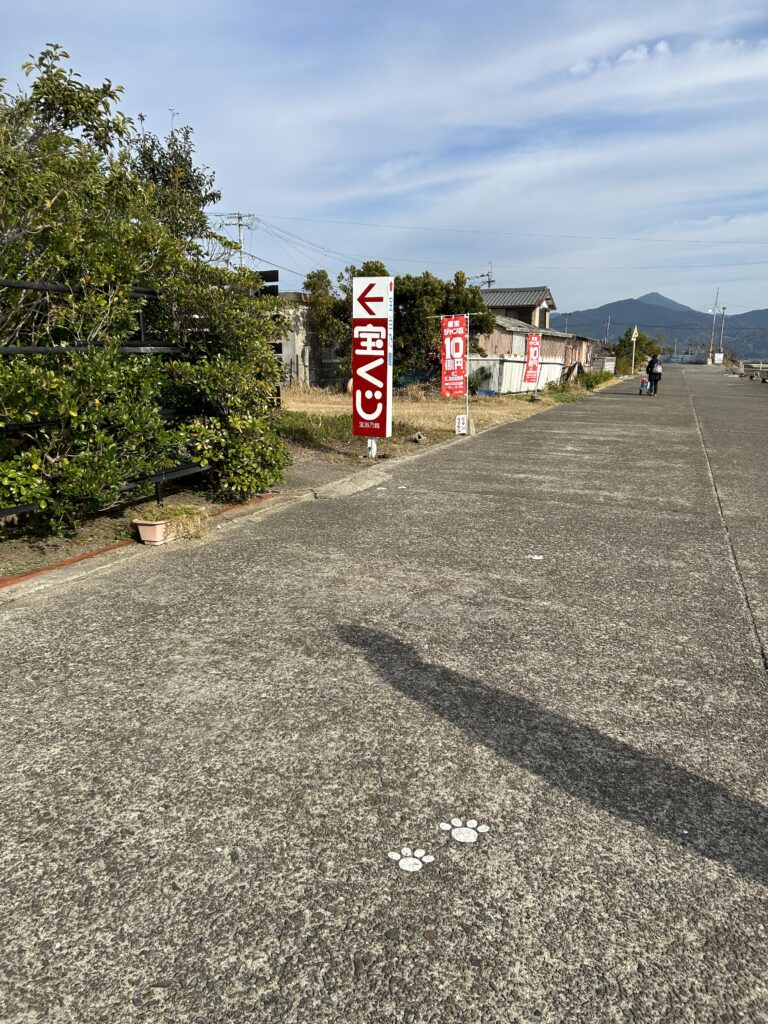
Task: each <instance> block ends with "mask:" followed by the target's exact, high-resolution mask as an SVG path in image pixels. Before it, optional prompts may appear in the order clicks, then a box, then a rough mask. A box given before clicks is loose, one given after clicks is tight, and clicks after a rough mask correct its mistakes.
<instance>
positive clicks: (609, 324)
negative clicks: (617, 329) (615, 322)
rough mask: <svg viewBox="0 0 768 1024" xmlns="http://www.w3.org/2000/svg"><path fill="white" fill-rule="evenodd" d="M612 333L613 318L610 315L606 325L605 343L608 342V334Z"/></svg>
mask: <svg viewBox="0 0 768 1024" xmlns="http://www.w3.org/2000/svg"><path fill="white" fill-rule="evenodd" d="M610 333H611V318H610V316H609V317H608V323H607V324H606V325H605V344H606V345H607V344H608V336H609V335H610Z"/></svg>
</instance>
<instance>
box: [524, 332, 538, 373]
mask: <svg viewBox="0 0 768 1024" xmlns="http://www.w3.org/2000/svg"><path fill="white" fill-rule="evenodd" d="M540 353H541V335H540V334H529V335H528V346H527V349H526V353H525V372H524V373H523V384H538V382H539V360H540Z"/></svg>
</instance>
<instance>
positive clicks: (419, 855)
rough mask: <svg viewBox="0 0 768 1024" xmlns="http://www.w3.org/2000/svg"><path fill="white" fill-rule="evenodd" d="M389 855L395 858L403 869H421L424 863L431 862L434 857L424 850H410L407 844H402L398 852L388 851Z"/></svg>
mask: <svg viewBox="0 0 768 1024" xmlns="http://www.w3.org/2000/svg"><path fill="white" fill-rule="evenodd" d="M389 857H390V859H391V860H396V861H397V866H398V867H399V868H401V869H402V870H403V871H421V869H422V868H423V867H424V865H425V864H431V863H432V861H433V860H434V859H435V858H434V857H431V856H430V855H429V854H428V853H427V852H426V850H412V849H411V848H410V847H409V846H404V847H403V848H402V850H400V852H399V853H390V854H389Z"/></svg>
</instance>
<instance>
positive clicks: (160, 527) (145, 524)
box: [133, 519, 170, 544]
mask: <svg viewBox="0 0 768 1024" xmlns="http://www.w3.org/2000/svg"><path fill="white" fill-rule="evenodd" d="M133 525H134V526H136V527H138V530H139V537H141V543H142V544H165V542H166V541H167V540H170V538H169V536H168V521H167V520H166V519H134V520H133Z"/></svg>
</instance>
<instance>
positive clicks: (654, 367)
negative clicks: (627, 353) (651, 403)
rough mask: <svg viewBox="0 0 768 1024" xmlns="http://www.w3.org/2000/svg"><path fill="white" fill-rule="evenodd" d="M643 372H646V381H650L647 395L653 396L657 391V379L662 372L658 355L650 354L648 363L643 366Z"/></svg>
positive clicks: (658, 379) (659, 378)
mask: <svg viewBox="0 0 768 1024" xmlns="http://www.w3.org/2000/svg"><path fill="white" fill-rule="evenodd" d="M645 372H646V373H647V374H648V381H649V383H650V391H649V392H648V394H649V397H651V398H655V396H656V395H657V394H658V393H659V381H660V380H661V375H662V373H663V368H662V365H661V359H660V358H659V357H658V356H651V358H650V361H649V363H648V365H647V366H646V368H645Z"/></svg>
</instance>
